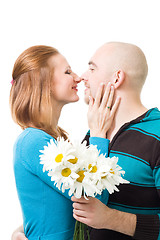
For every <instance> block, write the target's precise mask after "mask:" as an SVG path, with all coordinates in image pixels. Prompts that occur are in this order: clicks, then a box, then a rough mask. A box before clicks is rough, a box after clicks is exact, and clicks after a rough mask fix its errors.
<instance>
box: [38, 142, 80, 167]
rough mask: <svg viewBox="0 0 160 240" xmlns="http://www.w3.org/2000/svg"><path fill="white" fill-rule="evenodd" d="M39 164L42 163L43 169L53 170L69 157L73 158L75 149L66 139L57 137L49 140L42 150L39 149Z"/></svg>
mask: <svg viewBox="0 0 160 240" xmlns="http://www.w3.org/2000/svg"><path fill="white" fill-rule="evenodd" d="M40 152H41V153H42V155H40V156H39V157H40V164H43V171H48V170H52V171H53V170H54V169H56V168H57V167H58V166H61V165H64V163H65V162H67V161H68V160H69V159H73V158H74V155H73V153H74V152H75V149H74V148H73V146H72V144H71V143H70V142H69V141H68V140H64V139H63V138H59V139H58V140H57V141H55V142H54V141H53V139H51V140H50V142H49V143H48V146H44V150H40Z"/></svg>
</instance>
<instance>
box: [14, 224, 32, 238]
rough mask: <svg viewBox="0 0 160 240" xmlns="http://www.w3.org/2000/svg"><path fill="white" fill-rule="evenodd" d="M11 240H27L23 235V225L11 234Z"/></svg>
mask: <svg viewBox="0 0 160 240" xmlns="http://www.w3.org/2000/svg"><path fill="white" fill-rule="evenodd" d="M11 240H28V239H27V238H26V237H25V235H24V230H23V225H22V226H20V227H19V228H17V229H16V230H15V231H14V232H13V233H12V237H11Z"/></svg>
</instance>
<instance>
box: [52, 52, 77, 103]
mask: <svg viewBox="0 0 160 240" xmlns="http://www.w3.org/2000/svg"><path fill="white" fill-rule="evenodd" d="M49 66H50V67H51V68H54V70H53V80H52V93H53V98H54V100H56V101H57V102H58V103H59V104H62V105H65V104H67V103H70V102H76V101H78V100H79V97H78V95H77V92H78V89H77V85H78V83H79V82H80V81H81V79H80V77H78V76H77V75H76V74H75V73H74V72H72V70H71V67H70V66H69V64H68V62H67V60H66V59H65V58H64V57H63V56H62V55H61V54H57V55H56V56H53V57H51V58H50V59H49Z"/></svg>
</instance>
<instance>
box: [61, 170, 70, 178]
mask: <svg viewBox="0 0 160 240" xmlns="http://www.w3.org/2000/svg"><path fill="white" fill-rule="evenodd" d="M61 174H62V176H63V177H68V176H69V175H70V174H71V169H70V168H64V169H63V170H62V172H61Z"/></svg>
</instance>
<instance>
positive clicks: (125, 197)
mask: <svg viewBox="0 0 160 240" xmlns="http://www.w3.org/2000/svg"><path fill="white" fill-rule="evenodd" d="M118 189H119V190H120V191H119V192H114V193H113V194H111V195H110V196H109V203H110V202H112V203H115V204H116V203H117V204H122V205H128V206H133V207H142V209H143V208H160V200H159V195H158V192H159V194H160V190H157V189H156V188H154V187H142V186H136V185H131V184H121V185H120V186H119V187H118ZM146 199H147V201H146Z"/></svg>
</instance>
